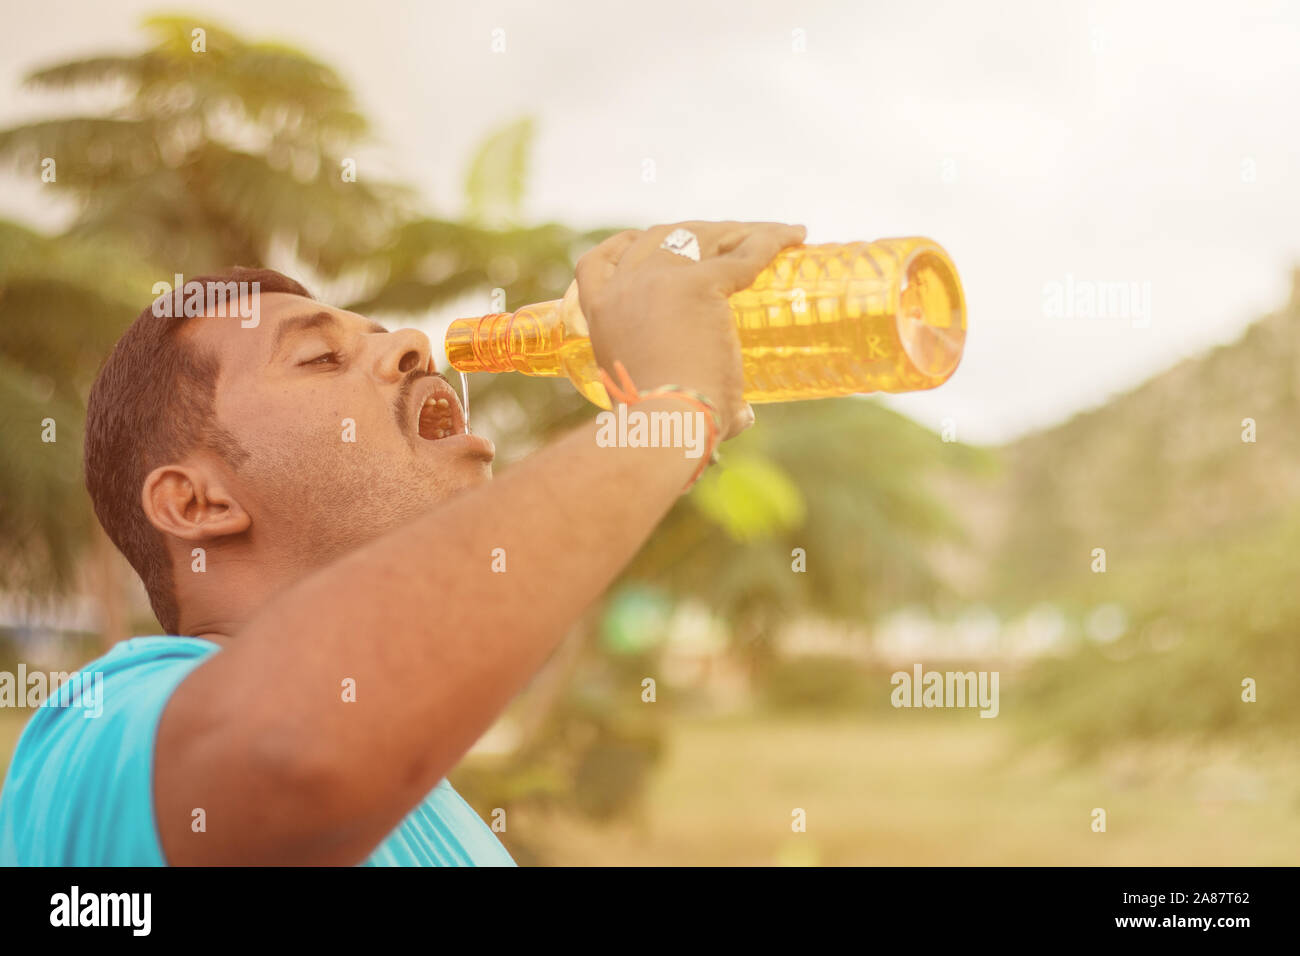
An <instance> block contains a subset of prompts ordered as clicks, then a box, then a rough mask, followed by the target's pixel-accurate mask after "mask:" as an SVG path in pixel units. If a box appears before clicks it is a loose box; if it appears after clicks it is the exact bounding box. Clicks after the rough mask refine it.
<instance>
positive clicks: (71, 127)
mask: <svg viewBox="0 0 1300 956" xmlns="http://www.w3.org/2000/svg"><path fill="white" fill-rule="evenodd" d="M144 26H145V29H146V31H147V32H148V33H149V34H150V35H151V36H152V38H153V44H152V46H150V47H149V48H148V49H147V50H145V51H144V52H142V53H138V54H133V55H107V56H94V57H89V58H85V59H79V60H75V61H71V62H67V63H62V64H58V65H55V66H50V67H47V68H44V69H40V70H37V71H35V72H33V73H32V74H30V76H29V77H28V82H29V84H31V85H33V86H36V87H40V88H46V89H67V88H72V87H82V86H90V87H99V88H106V89H109V90H113V91H116V92H118V93H120V103H119V104H118V105H117V106H115V107H114V108H112V109H110V110H108V112H107V113H106V114H105V115H102V116H72V117H61V118H57V119H50V120H43V121H38V122H33V123H27V124H23V125H21V126H17V127H14V128H11V129H7V130H3V131H0V159H4V160H8V161H9V162H10V163H11V164H12V165H13V166H14V167H15V168H16V169H17V170H18V171H19V172H20V174H23V175H31V176H41V177H42V178H43V180H44V181H45V187H46V188H48V189H49V190H50V191H51V194H52V196H56V197H62V198H65V199H69V200H71V202H72V205H73V209H74V213H73V217H72V220H71V222H70V224H69V225H68V227H67V229H66V231H65V232H64V233H63V234H62V235H59V236H57V237H50V236H43V235H41V234H38V233H36V232H33V231H32V230H30V229H27V228H25V227H22V226H19V225H17V224H13V223H0V357H2V358H0V391H3V394H4V397H5V398H7V399H8V401H6V402H5V411H4V417H3V419H2V420H0V451H3V452H4V453H5V456H4V457H5V461H6V466H5V470H4V472H3V475H0V488H3V490H4V491H5V496H4V502H5V503H4V506H3V508H4V510H3V512H2V513H0V530H3V531H4V532H5V534H4V536H3V539H0V540H3V544H0V587H3V588H5V589H8V590H11V591H15V592H20V593H29V594H33V595H40V594H48V593H54V592H58V591H60V590H63V589H66V588H67V587H68V586H69V585H70V584H72V581H73V572H74V569H75V567H76V565H77V562H78V560H79V558H80V557H81V556H83V555H84V554H86V553H87V552H86V551H85V550H84V545H85V544H86V542H87V538H88V535H89V534H91V533H98V527H97V525H96V524H95V522H94V521H93V520H90V517H89V508H88V502H87V500H86V498H85V495H84V493H83V492H82V491H81V485H80V480H79V468H78V467H77V464H76V462H77V461H78V460H79V459H78V457H77V455H78V454H79V448H80V426H81V421H82V417H83V412H84V401H85V394H86V392H87V390H88V388H89V385H90V382H91V381H92V379H93V377H94V373H95V371H96V369H97V368H98V366H99V364H100V363H101V362H102V361H103V358H104V356H105V355H106V354H107V352H108V350H109V349H110V348H111V346H112V343H113V342H114V341H115V340H116V339H117V337H118V336H119V335H120V334H121V332H122V330H123V329H124V328H125V327H126V325H127V324H129V323H130V321H131V320H132V319H133V318H134V317H135V315H136V314H137V313H138V311H139V309H140V308H141V307H142V306H143V305H145V304H146V303H147V302H148V301H149V298H150V297H151V295H152V291H151V290H152V286H153V283H154V282H156V281H159V280H163V281H171V279H172V277H173V275H174V274H175V273H177V272H179V273H182V274H189V275H194V274H198V273H202V272H205V271H212V270H216V269H221V268H224V267H227V266H230V265H234V264H239V265H250V266H258V265H280V267H281V268H286V269H288V271H290V272H293V273H295V274H297V273H298V272H299V270H300V269H308V270H311V272H312V273H313V274H314V277H316V278H324V279H331V278H336V277H341V278H342V279H343V280H344V284H349V285H350V287H352V288H360V289H361V290H363V291H362V295H361V297H360V298H359V299H357V300H356V301H354V302H352V303H349V304H348V306H347V307H349V308H354V309H359V310H366V311H381V312H390V313H418V312H424V311H425V310H427V309H429V308H432V307H434V306H436V305H438V304H440V303H443V302H446V301H447V300H449V299H452V298H454V297H456V296H457V295H460V294H462V293H464V292H465V291H467V290H472V289H476V288H482V287H484V286H486V287H493V286H497V287H504V288H505V289H506V290H507V292H508V294H509V295H510V296H512V297H518V301H523V299H525V298H529V297H532V298H544V297H546V296H548V295H551V294H555V290H556V289H557V288H558V289H559V290H560V291H562V290H563V285H564V284H565V283H566V282H567V281H568V279H569V277H570V276H571V272H572V258H573V255H574V250H575V249H577V248H579V247H581V246H582V245H583V244H584V243H585V244H590V241H594V238H599V237H600V236H602V235H604V234H607V233H605V232H597V233H591V234H584V233H579V232H577V231H574V230H571V229H567V228H565V227H562V226H559V225H554V224H549V225H542V226H534V227H529V228H522V227H518V226H516V225H515V224H514V223H515V222H517V219H518V214H519V202H520V198H521V196H522V182H523V180H522V168H523V162H524V160H523V156H524V154H525V152H526V150H527V148H528V141H529V136H530V135H531V130H532V125H531V121H528V120H521V121H518V122H515V123H513V124H511V125H510V126H508V127H506V129H505V130H504V131H502V132H498V133H494V134H493V135H491V136H490V137H489V138H488V139H487V141H486V142H485V143H484V145H483V147H482V148H480V149H479V151H478V153H477V155H476V157H475V159H474V161H473V162H472V163H471V165H470V171H469V174H468V176H467V188H468V195H469V205H470V207H471V209H472V210H473V211H474V213H475V215H476V216H477V217H479V219H480V220H481V217H482V216H487V215H490V216H491V217H492V222H494V223H496V224H497V225H498V226H500V228H494V227H493V226H491V225H488V224H487V222H486V220H482V221H479V220H476V221H474V222H467V223H457V222H450V221H444V220H439V219H434V218H416V213H417V210H416V209H415V208H414V194H413V193H412V192H411V191H410V190H409V189H406V188H404V187H402V186H399V185H396V184H392V183H386V182H380V181H376V180H374V179H372V178H371V177H369V176H366V175H361V174H357V170H356V167H355V156H354V155H352V154H354V153H355V151H356V148H357V147H358V146H360V145H362V144H363V143H364V141H365V138H366V135H367V132H368V125H367V123H366V120H365V118H364V117H363V116H362V114H361V113H360V112H359V110H358V108H357V106H356V104H355V102H354V101H353V98H352V95H351V93H350V92H349V90H348V89H347V87H346V86H345V85H344V84H343V83H342V81H341V80H340V79H339V77H338V76H337V75H336V74H335V72H334V71H333V70H331V69H330V68H329V67H328V66H325V65H324V64H322V63H320V62H318V61H316V60H314V59H312V58H311V57H309V56H307V55H305V54H303V53H301V52H299V51H297V50H294V49H292V48H289V47H286V46H282V45H279V44H273V43H259V42H250V41H246V40H244V39H242V38H241V37H239V36H237V35H236V34H234V33H231V32H230V31H228V30H225V29H223V28H221V27H218V26H216V25H213V24H210V23H203V22H200V21H196V20H194V19H192V18H189V17H184V16H154V17H150V18H148V19H146V20H145V21H144ZM196 31H202V42H201V43H200V42H199V40H198V34H197V33H196ZM199 47H201V49H199ZM512 169H513V170H515V172H511V170H512ZM124 253H125V254H124ZM278 259H286V260H287V262H286V263H283V264H282V263H280V262H279V261H277V260H278ZM313 281H314V279H313V278H309V283H308V284H309V285H310V284H312V282H313ZM46 417H55V418H56V419H57V421H58V427H59V429H60V431H59V441H58V442H57V443H54V444H51V445H50V446H49V447H48V448H43V449H40V452H39V454H34V451H33V443H37V447H38V448H39V430H38V426H39V423H40V422H41V421H42V420H43V419H44V418H46ZM89 553H90V554H91V555H93V556H95V560H96V562H97V563H99V564H101V565H102V566H101V567H100V568H99V569H98V571H96V573H94V574H93V575H92V578H93V580H96V581H99V582H101V586H102V588H104V589H107V590H101V591H100V593H99V594H98V598H99V601H100V604H101V607H103V608H105V609H107V608H112V607H120V606H121V605H122V599H121V596H120V594H117V593H113V592H115V591H116V590H117V589H119V588H120V587H121V585H122V582H123V576H122V575H121V574H119V573H117V572H116V571H114V570H113V569H112V568H111V567H110V566H111V565H112V564H113V562H115V561H117V560H118V559H116V558H115V556H114V555H113V553H112V549H111V548H103V547H101V548H97V549H94V550H93V551H91V552H89ZM105 562H106V564H105ZM119 564H120V562H119ZM118 570H119V571H120V568H119V569H118ZM109 617H110V620H109V621H108V622H107V624H106V630H107V633H105V634H104V635H103V637H104V641H105V643H112V642H113V641H115V640H118V639H120V638H121V637H124V636H126V629H127V627H128V626H129V622H127V621H125V620H124V619H123V617H122V615H121V614H111V615H109Z"/></svg>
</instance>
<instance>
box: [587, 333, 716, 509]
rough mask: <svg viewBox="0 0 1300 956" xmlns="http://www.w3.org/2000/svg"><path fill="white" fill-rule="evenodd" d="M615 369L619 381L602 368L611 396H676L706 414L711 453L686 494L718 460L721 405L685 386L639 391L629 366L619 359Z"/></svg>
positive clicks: (630, 400)
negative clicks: (719, 409)
mask: <svg viewBox="0 0 1300 956" xmlns="http://www.w3.org/2000/svg"><path fill="white" fill-rule="evenodd" d="M614 371H615V372H616V373H617V374H618V377H619V383H618V384H615V382H614V380H613V379H612V378H610V375H609V373H608V372H606V371H605V370H604V369H603V368H602V369H600V380H601V383H602V384H603V385H604V386H605V391H606V392H608V393H609V396H610V398H612V399H614V400H616V401H619V402H622V403H623V404H624V405H636V404H638V403H639V402H645V401H649V400H650V399H652V398H675V399H678V400H680V401H683V402H686V403H687V404H688V405H694V406H695V407H696V408H697V409H698V410H699V411H702V412H704V413H705V419H706V420H707V421H708V424H709V453H708V454H707V455H705V456H704V459H703V461H701V462H700V467H699V468H697V469H696V471H695V474H693V475H692V476H691V480H690V481H688V482H687V483H686V487H684V488H683V489H682V494H686V492H688V491H690V490H691V486H692V485H694V484H695V483H696V482H697V481H699V480H700V476H701V475H702V474H704V471H705V469H706V468H708V467H709V465H711V464H713V463H714V462H715V461H717V460H718V443H719V441H720V440H721V438H720V436H721V435H722V416H721V415H719V414H718V407H717V406H716V405H714V404H713V403H712V402H711V401H709V400H708V399H707V398H706V397H705V396H703V395H701V394H700V393H699V392H697V391H695V390H694V389H691V388H687V387H686V386H684V385H660V386H659V387H658V388H655V389H651V390H650V391H648V392H640V391H637V387H636V386H635V385H634V384H633V383H632V377H631V376H630V375H628V374H627V369H625V368H624V367H623V363H622V362H620V361H618V360H617V359H615V360H614Z"/></svg>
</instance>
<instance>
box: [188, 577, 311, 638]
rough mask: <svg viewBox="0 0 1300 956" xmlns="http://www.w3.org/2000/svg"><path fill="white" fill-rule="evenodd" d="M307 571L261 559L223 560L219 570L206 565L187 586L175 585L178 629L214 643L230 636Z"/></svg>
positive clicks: (233, 635)
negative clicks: (178, 615) (178, 618)
mask: <svg viewBox="0 0 1300 956" xmlns="http://www.w3.org/2000/svg"><path fill="white" fill-rule="evenodd" d="M186 570H188V569H186ZM309 571H310V569H306V568H301V567H292V568H290V567H285V566H284V565H281V564H278V563H275V562H262V561H225V562H223V563H222V566H221V571H220V573H216V572H215V571H214V570H213V569H212V568H211V567H209V570H208V571H206V572H205V573H204V574H202V575H198V574H195V575H194V579H195V580H194V581H192V582H191V583H190V584H189V586H188V587H180V586H179V585H178V587H177V589H176V595H177V601H178V603H179V605H180V609H181V613H180V627H179V628H178V630H179V631H180V633H181V634H182V635H186V636H190V637H199V638H203V639H204V640H208V641H213V642H215V643H217V644H223V643H226V642H228V641H230V640H233V639H234V638H235V637H237V636H238V635H239V632H240V631H242V630H243V629H244V627H245V626H246V625H247V623H248V622H249V620H251V619H252V618H253V616H254V615H256V614H257V612H258V611H260V610H261V609H262V608H263V607H265V606H266V604H267V602H268V601H270V600H271V599H272V598H273V597H274V596H275V595H276V594H278V593H279V592H281V591H283V590H284V589H285V588H287V587H289V586H291V585H293V584H294V583H295V582H297V581H299V580H301V579H302V578H303V577H304V576H306V574H308V573H309Z"/></svg>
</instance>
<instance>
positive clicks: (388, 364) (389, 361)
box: [372, 329, 433, 382]
mask: <svg viewBox="0 0 1300 956" xmlns="http://www.w3.org/2000/svg"><path fill="white" fill-rule="evenodd" d="M372 338H373V339H374V340H375V342H376V343H377V345H378V355H377V357H376V360H375V375H376V376H377V377H379V378H380V379H381V380H384V381H392V382H397V381H401V380H402V379H403V378H405V377H406V376H407V375H409V374H410V373H411V372H412V371H413V370H414V369H417V368H418V369H427V368H428V367H429V358H430V356H431V355H432V354H433V347H432V346H431V345H430V344H429V337H428V336H427V335H425V334H424V333H423V332H421V331H419V330H418V329H399V330H398V331H396V332H389V333H387V334H384V335H374V336H372Z"/></svg>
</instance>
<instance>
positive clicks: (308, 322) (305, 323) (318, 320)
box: [271, 309, 388, 354]
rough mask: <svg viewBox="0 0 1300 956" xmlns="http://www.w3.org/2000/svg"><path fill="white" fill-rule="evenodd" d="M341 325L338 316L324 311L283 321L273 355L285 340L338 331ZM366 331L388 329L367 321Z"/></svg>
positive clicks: (276, 332)
mask: <svg viewBox="0 0 1300 956" xmlns="http://www.w3.org/2000/svg"><path fill="white" fill-rule="evenodd" d="M339 324H340V323H339V320H338V316H336V315H334V313H333V312H326V311H325V310H324V309H322V310H320V311H319V312H312V313H309V314H307V315H295V316H292V317H291V318H288V319H285V320H284V321H282V322H281V323H280V327H279V328H278V329H276V330H275V342H274V343H273V344H272V346H271V352H272V354H275V353H277V352H279V351H280V346H281V345H283V344H284V342H285V340H286V339H288V338H289V337H290V336H292V335H297V334H298V333H300V332H307V331H310V330H312V329H321V328H325V329H329V330H330V331H337V330H338V327H339ZM366 331H367V332H373V333H380V332H384V333H386V332H387V331H388V329H386V328H384V327H383V326H382V325H380V324H379V323H378V322H375V321H373V320H370V319H367V320H366Z"/></svg>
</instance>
